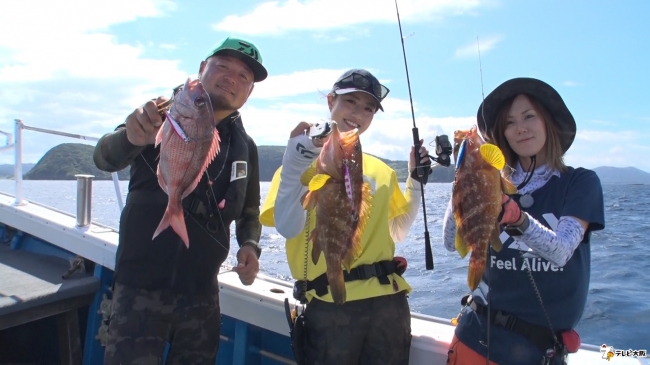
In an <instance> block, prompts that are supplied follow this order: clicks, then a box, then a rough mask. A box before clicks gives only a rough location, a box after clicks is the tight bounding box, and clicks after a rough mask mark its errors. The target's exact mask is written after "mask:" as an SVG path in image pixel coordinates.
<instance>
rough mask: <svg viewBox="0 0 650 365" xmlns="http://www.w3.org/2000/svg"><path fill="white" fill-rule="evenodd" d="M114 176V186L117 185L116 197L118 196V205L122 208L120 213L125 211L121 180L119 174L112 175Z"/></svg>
mask: <svg viewBox="0 0 650 365" xmlns="http://www.w3.org/2000/svg"><path fill="white" fill-rule="evenodd" d="M111 175H112V176H113V184H114V185H115V195H117V205H118V206H119V207H120V213H121V212H122V209H124V202H123V201H122V191H121V190H120V179H119V177H118V176H117V172H113V173H112V174H111Z"/></svg>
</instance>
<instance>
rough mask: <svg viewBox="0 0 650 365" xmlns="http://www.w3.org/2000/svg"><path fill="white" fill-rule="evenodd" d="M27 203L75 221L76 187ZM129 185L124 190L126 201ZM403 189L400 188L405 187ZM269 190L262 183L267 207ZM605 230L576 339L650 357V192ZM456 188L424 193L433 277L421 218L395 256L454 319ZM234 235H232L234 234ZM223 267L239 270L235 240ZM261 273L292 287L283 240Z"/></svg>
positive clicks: (97, 215)
mask: <svg viewBox="0 0 650 365" xmlns="http://www.w3.org/2000/svg"><path fill="white" fill-rule="evenodd" d="M23 183H24V185H23V194H24V196H25V198H26V199H27V200H30V201H35V202H39V203H42V204H45V205H49V206H51V207H54V208H57V209H60V210H63V211H66V212H69V213H71V214H75V212H76V182H74V181H24V182H23ZM127 184H128V182H126V181H124V182H120V187H121V190H122V195H123V196H124V197H125V196H126V189H127ZM402 187H403V185H402ZM268 188H269V183H262V201H264V197H265V196H266V192H267V191H268ZM603 189H604V196H605V218H606V228H605V230H603V231H599V232H595V233H593V235H592V244H591V245H592V250H591V252H592V270H591V284H590V289H589V297H588V300H587V306H586V308H585V312H584V315H583V317H582V320H581V322H580V324H579V325H578V328H577V330H578V332H579V333H580V336H581V338H582V341H583V342H584V343H589V344H593V345H598V346H599V345H602V344H607V345H608V346H614V348H618V349H649V350H650V285H648V283H650V238H649V236H650V218H649V216H650V185H605V186H603ZM0 191H3V192H8V193H11V194H13V193H14V182H13V181H12V180H0ZM450 195H451V184H428V185H427V187H426V191H425V197H426V203H427V204H426V209H427V223H426V226H427V227H428V230H429V234H430V237H431V246H432V249H433V254H434V263H435V268H434V270H431V271H428V270H426V268H425V263H424V232H425V222H424V219H423V216H422V214H420V215H419V216H418V219H417V220H416V222H415V223H414V225H413V227H412V228H411V232H410V234H409V235H408V238H407V240H406V241H405V242H404V243H400V244H398V245H397V252H396V254H397V255H399V256H403V257H406V258H407V259H408V270H407V271H406V273H405V277H406V279H407V280H408V281H409V283H410V284H411V286H412V287H413V293H412V294H411V296H410V305H411V310H412V311H414V312H419V313H423V314H428V315H432V316H437V317H442V318H452V317H455V316H456V315H457V314H458V311H459V310H460V298H461V297H462V296H463V295H464V294H466V293H467V290H468V288H467V265H468V259H467V258H465V259H461V258H460V256H458V254H457V253H455V252H448V251H447V250H446V249H445V248H444V247H443V245H442V241H441V236H442V219H443V214H444V210H445V208H446V204H447V202H448V201H449V198H450ZM92 219H93V220H94V221H97V222H100V223H103V224H106V225H109V226H112V227H118V222H119V207H118V204H117V198H116V194H115V189H114V185H113V182H112V181H96V182H94V184H93V201H92ZM233 231H234V230H233ZM231 247H233V248H232V249H231V253H230V256H229V258H228V260H227V262H226V264H229V265H233V264H234V263H236V259H235V256H234V255H235V253H236V250H235V248H234V247H237V244H236V241H235V240H234V238H233V239H232V240H231ZM262 247H263V253H262V257H261V262H260V264H261V271H262V272H264V273H265V274H267V275H269V276H273V277H277V278H280V279H284V280H291V278H290V274H289V268H288V266H287V264H286V259H285V253H284V240H283V238H282V237H281V236H280V235H279V234H278V233H277V232H276V231H275V229H273V228H267V227H264V229H263V231H262Z"/></svg>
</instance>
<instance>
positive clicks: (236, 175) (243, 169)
mask: <svg viewBox="0 0 650 365" xmlns="http://www.w3.org/2000/svg"><path fill="white" fill-rule="evenodd" d="M246 176H248V164H247V163H246V161H234V162H233V163H232V169H230V181H235V180H239V179H244V178H246Z"/></svg>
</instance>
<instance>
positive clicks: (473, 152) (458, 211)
mask: <svg viewBox="0 0 650 365" xmlns="http://www.w3.org/2000/svg"><path fill="white" fill-rule="evenodd" d="M454 143H455V144H459V143H460V144H461V145H460V150H459V151H458V157H457V159H456V177H455V180H454V186H453V189H452V205H453V210H454V219H455V221H456V250H457V251H458V253H459V254H460V255H461V257H465V255H467V253H468V251H470V250H471V251H472V255H471V256H470V258H469V270H468V273H467V284H468V285H469V288H470V289H471V290H474V289H476V287H477V286H478V284H479V283H480V282H481V277H482V276H483V272H484V271H485V261H486V258H487V250H488V247H489V244H490V243H491V244H492V247H493V248H494V249H495V250H496V251H500V250H501V246H502V245H501V239H500V238H499V233H500V230H499V222H498V218H499V214H500V213H501V196H502V193H503V192H505V193H506V194H515V193H517V188H515V187H514V186H513V185H512V183H511V182H510V181H508V180H507V179H505V178H503V177H502V176H501V174H500V170H501V169H502V168H503V166H504V165H505V158H504V157H503V153H502V152H501V150H500V149H499V148H498V147H497V146H495V145H493V144H490V143H486V142H484V141H483V139H482V138H481V137H480V136H479V135H478V133H477V130H476V126H474V127H472V129H470V130H469V131H467V130H464V131H455V132H454Z"/></svg>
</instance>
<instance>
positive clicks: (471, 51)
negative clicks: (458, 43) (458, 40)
mask: <svg viewBox="0 0 650 365" xmlns="http://www.w3.org/2000/svg"><path fill="white" fill-rule="evenodd" d="M502 39H503V37H501V36H490V37H486V38H484V39H481V38H480V37H479V39H478V44H477V42H476V40H474V41H473V42H471V43H469V44H468V45H466V46H463V47H461V48H458V49H456V53H455V54H454V55H455V56H456V57H460V58H466V57H478V50H479V46H480V48H481V55H484V54H486V53H487V52H488V51H490V50H492V49H493V48H494V47H495V46H496V45H497V43H499V42H501V40H502Z"/></svg>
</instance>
